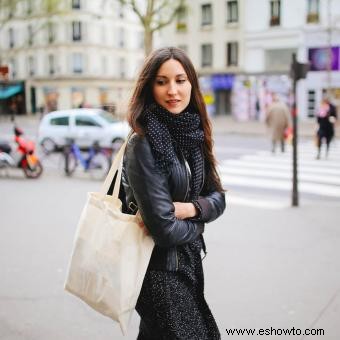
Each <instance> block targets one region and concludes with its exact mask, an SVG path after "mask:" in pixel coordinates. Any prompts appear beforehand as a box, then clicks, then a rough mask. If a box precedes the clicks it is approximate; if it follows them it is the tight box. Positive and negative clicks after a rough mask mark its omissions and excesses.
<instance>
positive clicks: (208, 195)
mask: <svg viewBox="0 0 340 340" xmlns="http://www.w3.org/2000/svg"><path fill="white" fill-rule="evenodd" d="M205 169H207V170H208V171H207V172H206V175H205V178H207V177H208V176H209V164H207V163H206V166H205ZM196 202H197V204H198V205H199V210H200V213H199V218H198V219H197V221H202V222H204V223H209V222H212V221H214V220H216V219H217V218H218V217H219V216H221V215H222V214H223V212H224V210H225V207H226V203H225V193H224V192H220V191H218V190H217V189H216V188H215V187H214V186H213V185H210V186H209V187H207V185H204V189H203V191H202V193H201V196H199V198H198V199H197V200H196Z"/></svg>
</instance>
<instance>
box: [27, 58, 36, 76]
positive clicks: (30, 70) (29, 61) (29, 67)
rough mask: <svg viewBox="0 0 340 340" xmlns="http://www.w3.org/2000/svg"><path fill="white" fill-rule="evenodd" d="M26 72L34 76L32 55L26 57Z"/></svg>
mask: <svg viewBox="0 0 340 340" xmlns="http://www.w3.org/2000/svg"><path fill="white" fill-rule="evenodd" d="M27 63H28V74H29V75H30V76H34V75H35V61H34V58H33V57H32V56H29V57H28V62H27Z"/></svg>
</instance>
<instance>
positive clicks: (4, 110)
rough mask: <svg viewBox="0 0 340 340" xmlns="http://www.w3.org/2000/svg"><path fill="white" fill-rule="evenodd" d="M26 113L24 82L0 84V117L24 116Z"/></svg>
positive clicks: (4, 82) (3, 82)
mask: <svg viewBox="0 0 340 340" xmlns="http://www.w3.org/2000/svg"><path fill="white" fill-rule="evenodd" d="M25 113H26V104H25V84H24V82H13V81H2V82H0V115H8V116H15V115H22V114H25Z"/></svg>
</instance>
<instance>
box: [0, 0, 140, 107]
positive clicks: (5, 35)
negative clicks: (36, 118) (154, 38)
mask: <svg viewBox="0 0 340 340" xmlns="http://www.w3.org/2000/svg"><path fill="white" fill-rule="evenodd" d="M36 4H37V2H35V1H27V2H23V3H22V4H20V5H21V6H18V8H17V9H16V11H17V12H16V13H15V14H14V15H13V17H12V19H11V20H10V21H8V22H7V24H6V25H5V27H4V28H3V29H2V30H1V32H0V34H1V35H0V41H1V46H3V48H1V51H0V53H1V56H2V58H1V59H2V64H7V65H9V77H8V84H10V85H12V86H15V85H16V86H17V85H18V84H20V85H21V87H22V91H21V92H19V93H18V95H17V99H18V101H20V100H21V101H24V103H25V110H23V111H26V112H37V111H39V110H44V111H45V112H48V111H52V110H55V109H66V108H72V107H82V106H91V107H107V108H109V109H111V110H112V111H116V112H118V113H123V112H124V111H125V108H126V102H127V99H128V96H129V93H130V89H131V86H132V82H133V80H134V78H135V75H136V72H137V70H138V68H139V67H140V64H141V63H142V61H143V59H144V46H143V29H142V28H141V26H140V25H139V23H138V19H137V18H136V17H135V15H134V14H133V13H132V11H130V10H129V9H128V8H126V7H121V6H120V4H119V2H118V1H117V0H112V1H91V0H65V1H60V10H61V13H60V14H58V15H52V16H50V17H46V16H43V15H39V9H38V8H35V7H34V6H36ZM4 96H5V95H3V97H4ZM12 97H13V96H12ZM11 99H13V98H11ZM2 103H3V105H2V106H3V107H4V105H5V104H6V101H5V99H4V100H3V101H2ZM7 104H8V103H7ZM19 113H20V112H19Z"/></svg>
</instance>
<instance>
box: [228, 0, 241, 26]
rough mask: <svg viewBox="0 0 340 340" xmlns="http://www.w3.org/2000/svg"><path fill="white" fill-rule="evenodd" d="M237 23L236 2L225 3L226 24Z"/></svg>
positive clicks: (231, 0) (232, 0)
mask: <svg viewBox="0 0 340 340" xmlns="http://www.w3.org/2000/svg"><path fill="white" fill-rule="evenodd" d="M233 22H238V1H237V0H228V1H227V23H228V24H229V23H233Z"/></svg>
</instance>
